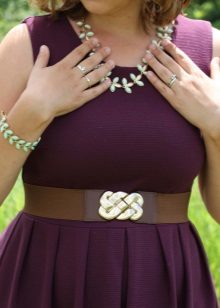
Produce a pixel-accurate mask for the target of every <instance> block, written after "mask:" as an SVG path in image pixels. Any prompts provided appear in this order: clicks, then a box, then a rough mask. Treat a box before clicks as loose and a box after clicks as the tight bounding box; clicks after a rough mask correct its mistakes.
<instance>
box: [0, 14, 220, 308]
mask: <svg viewBox="0 0 220 308" xmlns="http://www.w3.org/2000/svg"><path fill="white" fill-rule="evenodd" d="M22 22H25V23H26V24H27V26H28V29H29V33H30V38H31V42H32V47H33V57H34V60H36V57H37V54H38V51H39V47H40V46H41V45H42V44H46V45H47V46H48V47H49V48H50V52H51V57H50V61H49V64H48V65H53V64H55V63H56V62H58V61H60V60H61V59H62V58H63V57H64V56H66V55H67V54H68V53H69V52H70V51H72V50H73V49H74V48H76V47H77V46H79V45H80V44H81V40H80V39H79V38H78V36H77V34H76V33H75V32H74V30H73V28H72V26H71V24H70V23H69V21H68V19H67V18H66V17H65V15H64V14H60V17H59V19H57V20H56V21H52V19H51V18H50V14H47V15H42V16H29V17H27V18H25V19H24V20H23V21H22ZM173 41H174V43H175V44H176V45H177V46H178V47H180V48H181V49H182V50H184V51H185V52H186V53H187V54H188V55H189V56H190V57H191V58H192V59H193V61H195V63H196V64H197V65H198V66H199V67H200V68H201V69H202V70H203V71H204V72H205V73H206V74H207V75H209V74H210V71H209V63H210V61H211V58H212V27H211V24H210V23H209V22H208V21H199V20H192V19H189V18H187V17H184V16H182V15H180V16H178V18H177V26H176V30H175V32H174V34H173ZM131 72H133V73H135V74H136V73H137V68H136V67H120V66H116V67H115V69H114V70H113V73H112V77H114V76H119V77H129V73H131ZM144 83H145V86H144V87H138V86H135V87H133V93H132V94H127V93H126V92H125V91H123V90H122V89H119V90H117V91H116V92H115V93H111V92H110V91H106V92H105V93H103V94H102V95H100V96H99V97H98V98H96V99H94V100H92V101H90V102H88V103H86V104H85V105H83V106H82V107H80V108H78V109H77V110H75V111H73V112H70V113H68V114H65V115H63V116H60V117H57V118H55V119H54V121H53V122H52V123H50V125H49V126H48V127H47V129H46V130H45V131H44V133H43V135H42V140H41V142H40V143H39V145H38V147H37V148H36V150H35V151H33V152H32V153H31V154H30V156H29V157H28V159H27V160H26V162H25V164H24V166H23V170H22V179H23V181H24V182H26V183H29V184H35V185H41V186H52V187H63V188H78V189H104V190H113V191H119V190H122V191H126V192H129V193H130V192H132V191H138V190H139V191H141V190H142V191H143V190H145V191H151V192H161V193H182V192H188V191H191V188H192V184H193V181H194V179H195V177H196V176H197V175H198V173H199V172H200V170H201V168H202V166H203V164H204V162H205V147H204V142H203V140H202V138H201V136H200V132H199V129H198V128H197V127H195V126H193V125H191V124H190V123H189V122H188V121H187V120H186V119H185V118H183V117H182V116H181V115H180V114H179V113H178V112H177V111H175V110H174V108H172V107H171V105H170V104H169V103H168V102H167V101H166V100H165V99H164V98H163V97H162V96H161V95H160V93H159V92H158V91H157V90H156V89H155V88H154V87H153V86H152V85H151V84H150V83H149V81H148V80H147V79H145V80H144ZM60 86H62V84H61V85H60ZM61 103H62V102H61ZM60 206H62V204H60ZM73 206H74V204H73ZM217 306H218V304H217V296H216V292H215V288H214V282H213V278H212V276H211V273H210V269H209V264H208V259H207V255H206V252H205V250H204V247H203V244H202V241H201V239H200V237H199V234H198V232H197V230H196V228H195V226H194V225H193V223H192V222H191V221H187V222H184V223H162V224H143V223H142V224H137V223H135V222H132V221H130V220H127V221H118V220H113V221H103V222H102V221H99V222H97V221H79V220H71V219H69V220H66V219H54V218H46V217H40V216H35V215H31V214H27V213H25V212H23V211H20V212H19V213H18V214H17V216H16V217H15V218H14V219H13V220H12V222H11V223H10V224H9V225H8V226H7V228H5V230H4V232H3V233H2V234H1V239H0V307H1V308H30V307H31V308H207V307H209V308H217Z"/></svg>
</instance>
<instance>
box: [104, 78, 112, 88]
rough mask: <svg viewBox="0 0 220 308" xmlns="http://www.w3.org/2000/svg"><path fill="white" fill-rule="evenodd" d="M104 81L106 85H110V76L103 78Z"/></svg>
mask: <svg viewBox="0 0 220 308" xmlns="http://www.w3.org/2000/svg"><path fill="white" fill-rule="evenodd" d="M105 83H106V84H107V85H108V86H110V84H111V83H112V81H111V79H110V78H108V77H107V78H106V79H105Z"/></svg>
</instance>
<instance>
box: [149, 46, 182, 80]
mask: <svg viewBox="0 0 220 308" xmlns="http://www.w3.org/2000/svg"><path fill="white" fill-rule="evenodd" d="M149 49H150V51H151V53H152V54H153V55H154V56H155V57H156V58H157V59H158V60H159V61H160V63H162V64H163V65H164V66H165V67H166V68H168V69H169V70H170V71H171V72H173V73H174V74H176V75H177V76H178V78H179V79H181V76H182V75H183V74H184V73H185V71H184V68H182V67H181V66H180V65H179V64H178V63H177V62H176V61H175V60H174V59H173V58H172V57H171V56H170V55H168V54H167V53H166V52H164V51H163V50H162V49H161V48H160V47H158V46H156V45H155V44H153V43H152V44H151V45H150V48H149Z"/></svg>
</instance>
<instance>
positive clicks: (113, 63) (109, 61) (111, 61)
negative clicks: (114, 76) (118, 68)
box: [107, 60, 115, 68]
mask: <svg viewBox="0 0 220 308" xmlns="http://www.w3.org/2000/svg"><path fill="white" fill-rule="evenodd" d="M107 63H108V64H110V66H111V67H112V68H113V67H115V62H114V61H113V60H108V61H107Z"/></svg>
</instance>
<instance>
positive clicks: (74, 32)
mask: <svg viewBox="0 0 220 308" xmlns="http://www.w3.org/2000/svg"><path fill="white" fill-rule="evenodd" d="M62 16H63V19H64V22H65V24H66V28H67V29H69V32H70V33H72V35H73V36H74V38H75V39H76V40H77V45H81V44H82V41H81V39H80V38H79V36H78V34H77V33H76V31H75V29H74V28H73V26H72V24H71V23H70V21H69V19H68V17H67V15H66V14H65V13H63V14H62ZM177 23H178V16H177V18H176V20H175V24H176V25H177ZM171 37H172V42H173V43H174V44H175V39H176V28H175V27H174V31H173V33H172V36H171ZM137 65H138V64H137ZM137 65H136V66H119V65H115V67H114V69H113V70H124V71H129V70H130V71H131V70H133V71H134V70H138V69H137Z"/></svg>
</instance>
